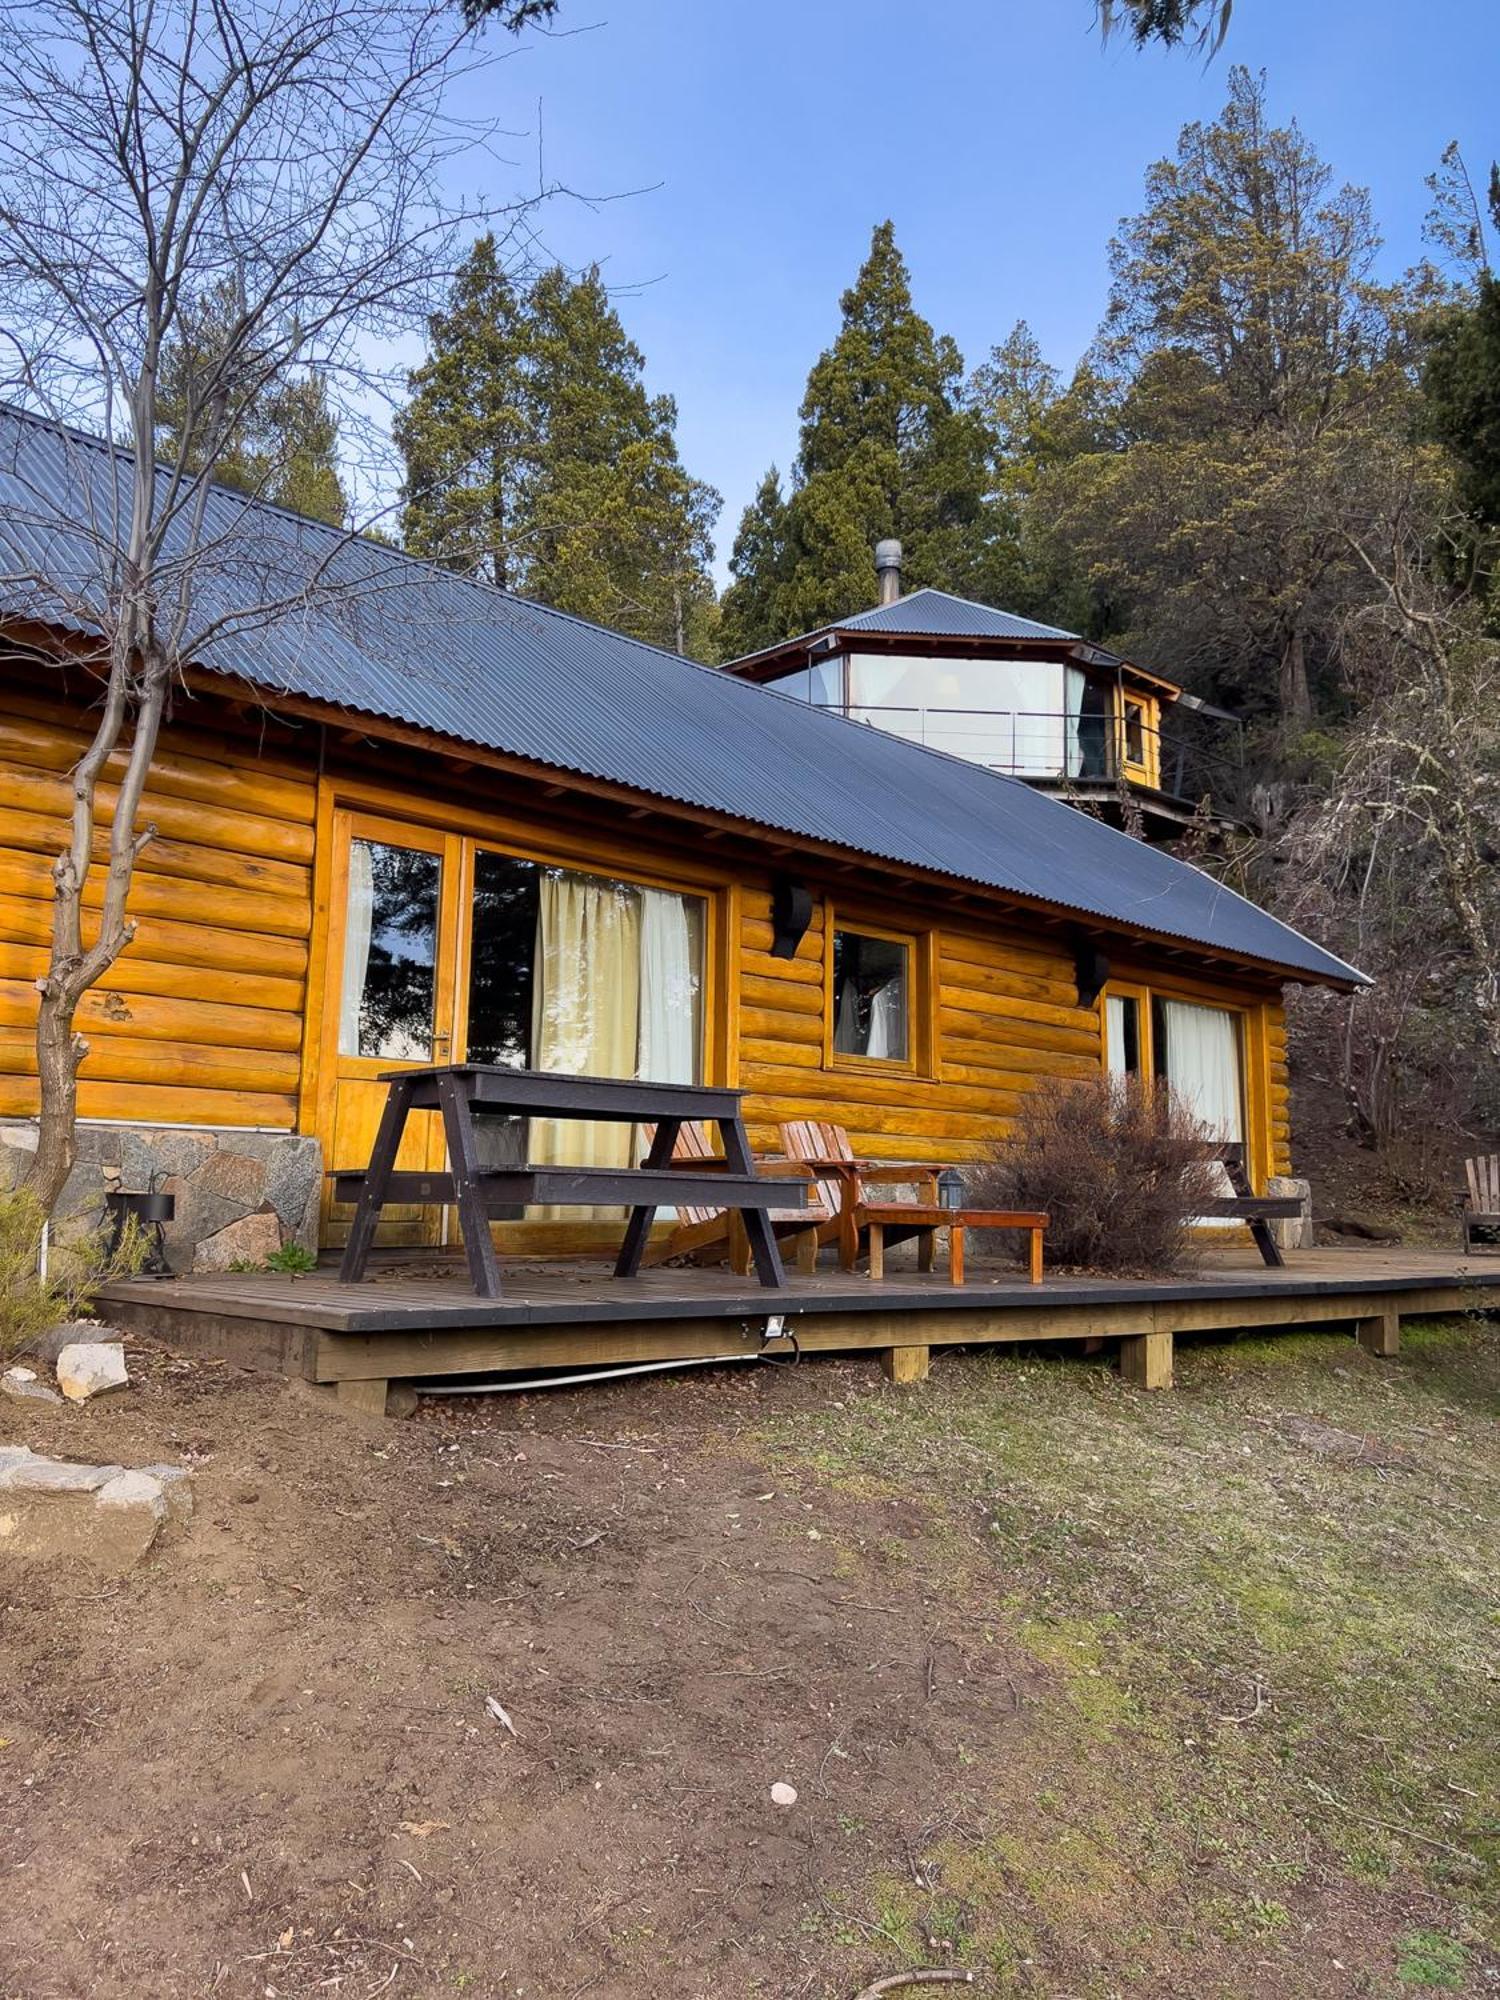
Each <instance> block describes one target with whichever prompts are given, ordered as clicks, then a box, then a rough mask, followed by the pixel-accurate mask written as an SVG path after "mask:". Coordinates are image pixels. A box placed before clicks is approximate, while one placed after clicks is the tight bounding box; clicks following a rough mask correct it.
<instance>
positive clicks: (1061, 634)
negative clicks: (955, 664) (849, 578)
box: [829, 589, 1078, 639]
mask: <svg viewBox="0 0 1500 2000" xmlns="http://www.w3.org/2000/svg"><path fill="white" fill-rule="evenodd" d="M829 630H830V631H836V632H909V633H910V634H911V636H912V637H913V638H914V639H917V638H921V639H946V638H955V639H1076V638H1077V637H1078V634H1077V633H1076V632H1065V631H1064V630H1063V629H1062V627H1061V626H1060V625H1039V624H1038V623H1037V621H1036V620H1035V619H1034V618H1021V617H1018V616H1017V614H1016V613H1015V612H1014V611H996V610H995V609H994V608H993V607H992V606H990V605H988V604H976V603H975V602H974V601H973V599H972V598H968V597H954V596H952V595H951V594H950V593H949V592H948V591H946V590H931V589H923V590H914V591H913V592H912V593H911V595H910V596H909V597H898V598H897V599H896V602H895V603H894V604H877V605H876V606H875V607H874V609H873V610H871V611H860V612H856V614H855V615H854V617H852V618H841V619H840V620H839V621H838V623H837V624H836V625H833V626H830V627H829Z"/></svg>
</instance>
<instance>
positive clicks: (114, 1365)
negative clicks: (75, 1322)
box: [57, 1340, 130, 1403]
mask: <svg viewBox="0 0 1500 2000" xmlns="http://www.w3.org/2000/svg"><path fill="white" fill-rule="evenodd" d="M129 1381H130V1376H129V1373H128V1372H127V1370H126V1367H125V1350H124V1349H123V1348H122V1347H116V1346H115V1344H114V1343H113V1341H108V1340H78V1341H74V1342H73V1344H72V1346H70V1347H65V1348H64V1349H63V1351H62V1353H61V1354H59V1355H58V1357H57V1386H58V1388H59V1389H61V1390H62V1392H63V1394H64V1395H65V1396H66V1397H67V1399H68V1401H69V1402H70V1403H86V1402H88V1400H89V1398H90V1397H91V1396H103V1395H106V1394H107V1393H108V1392H109V1391H110V1390H111V1389H123V1388H125V1387H127V1386H128V1384H129Z"/></svg>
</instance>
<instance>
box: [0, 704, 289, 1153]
mask: <svg viewBox="0 0 1500 2000" xmlns="http://www.w3.org/2000/svg"><path fill="white" fill-rule="evenodd" d="M86 742H87V736H86V734H85V730H84V728H83V726H82V718H80V716H79V715H78V713H77V711H74V712H73V714H71V715H69V714H67V713H66V712H65V711H60V710H58V709H57V708H56V707H54V706H53V705H51V704H48V703H44V702H40V701H35V700H32V699H29V698H27V697H26V696H24V695H12V694H10V693H9V692H8V693H7V697H6V700H5V704H4V709H3V713H0V1116H8V1117H15V1116H21V1115H29V1114H33V1113H34V1112H35V1110H36V1104H37V1098H36V1081H35V1057H34V1052H33V1047H32V1034H33V1029H34V1025H35V1021H36V1009H37V994H36V988H35V984H34V982H35V981H36V979H37V977H38V976H39V975H40V974H41V973H42V972H43V971H44V970H45V967H46V945H47V940H48V938H49V936H50V930H51V907H50V890H51V883H50V878H49V870H50V867H51V863H52V858H53V857H54V856H55V855H56V854H57V853H58V852H59V851H60V849H61V847H62V845H63V843H64V839H65V834H66V815H67V812H68V807H69V794H68V785H67V773H68V771H69V769H70V768H71V767H72V765H73V764H74V763H76V761H77V759H78V757H79V755H80V753H81V752H82V750H83V748H84V746H85V744H86ZM120 761H123V760H120ZM119 768H120V762H117V763H116V764H115V765H114V766H113V767H112V769H113V772H114V775H115V776H116V777H118V773H119ZM113 796H114V793H113V788H112V786H110V785H109V784H105V785H102V786H101V787H100V802H101V807H102V816H103V817H104V819H105V821H106V825H105V827H103V828H101V829H100V831H99V835H98V838H97V841H96V849H95V851H96V854H99V855H102V854H103V852H104V849H105V836H106V833H107V819H108V812H109V810H110V808H111V806H112V803H113ZM316 799H317V784H316V777H315V774H314V773H312V772H309V771H301V772H299V771H298V770H297V769H296V767H295V766H294V765H291V764H279V763H277V762H275V761H272V760H269V759H262V758H259V757H257V756H256V754H255V752H254V747H253V745H250V746H247V747H246V748H244V749H243V750H240V751H235V750H232V749H230V748H229V747H228V746H227V744H226V740H225V739H224V738H223V737H220V736H215V735H198V734H195V733H193V732H191V731H179V730H172V731H169V732H168V733H167V734H166V736H165V737H164V739H163V746H162V750H161V754H160V756H159V758H158V760H157V764H156V768H155V770H154V771H153V773H152V779H151V786H150V790H149V791H148V793H147V795H146V800H145V805H144V810H143V815H142V816H143V820H148V821H154V822H155V824H156V826H157V828H158V837H157V839H155V840H154V841H153V842H152V843H151V845H150V847H149V848H148V849H147V850H146V852H145V854H144V855H143V856H142V858H141V862H140V864H139V867H138V870H137V873H136V879H135V883H134V886H133V888H132V890H131V896H130V904H129V907H130V911H131V913H132V915H133V916H134V917H135V919H136V922H137V930H136V936H135V940H134V942H133V943H132V944H131V945H130V947H129V948H128V949H127V951H126V952H125V953H124V955H123V956H122V957H121V958H120V960H119V961H118V962H117V963H116V965H115V966H114V967H113V968H112V970H111V971H110V972H109V973H107V974H106V975H105V978H104V980H103V981H102V983H101V985H100V987H99V988H98V989H96V990H95V991H94V992H93V993H90V994H89V995H87V996H86V998H85V1000H84V1002H83V1005H82V1007H81V1008H80V1010H79V1016H78V1026H79V1029H80V1031H81V1032H82V1033H83V1035H84V1036H85V1038H86V1039H87V1041H88V1043H89V1053H88V1055H87V1057H86V1058H85V1060H84V1064H83V1068H82V1070H81V1072H80V1081H79V1110H80V1114H81V1115H82V1116H83V1117H85V1118H108V1119H122V1120H129V1121H140V1122H142V1123H151V1122H160V1123H167V1124H179V1123H187V1124H206V1125H239V1126H246V1125H260V1126H273V1127H285V1128H288V1129H290V1128H291V1127H293V1126H294V1125H295V1124H296V1120H297V1103H298V1092H299V1087H300V1082H301V1050H302V1022H303V1010H304V1007H305V1004H306V982H307V962H308V934H309V929H310V925H311V917H312V865H313V847H314V831H313V826H314V817H315V807H316ZM99 893H100V892H99V885H98V882H97V880H95V881H93V882H91V883H90V885H89V889H88V891H87V893H86V897H85V937H86V938H88V937H89V936H91V935H92V929H91V927H90V924H89V912H90V911H91V910H92V911H97V909H98V904H99Z"/></svg>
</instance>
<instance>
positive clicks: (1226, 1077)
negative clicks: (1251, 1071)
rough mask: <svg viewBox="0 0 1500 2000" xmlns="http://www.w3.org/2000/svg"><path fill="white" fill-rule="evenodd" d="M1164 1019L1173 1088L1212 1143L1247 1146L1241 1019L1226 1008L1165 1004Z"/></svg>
mask: <svg viewBox="0 0 1500 2000" xmlns="http://www.w3.org/2000/svg"><path fill="white" fill-rule="evenodd" d="M1162 1013H1163V1015H1164V1017H1165V1021H1166V1029H1167V1078H1168V1081H1169V1082H1170V1083H1171V1085H1172V1088H1173V1089H1174V1090H1175V1091H1176V1092H1177V1093H1178V1095H1179V1096H1180V1097H1182V1098H1183V1099H1184V1100H1185V1102H1186V1103H1187V1104H1188V1105H1189V1106H1190V1107H1191V1109H1192V1112H1193V1115H1194V1117H1195V1118H1197V1120H1198V1122H1199V1123H1200V1124H1201V1125H1202V1127H1203V1129H1204V1131H1205V1133H1206V1134H1207V1135H1208V1137H1209V1138H1211V1139H1234V1140H1240V1141H1243V1139H1244V1136H1245V1122H1244V1111H1243V1107H1242V1105H1241V1099H1240V1038H1239V1026H1238V1022H1237V1021H1236V1018H1235V1016H1234V1015H1233V1014H1231V1013H1229V1012H1228V1011H1227V1010H1226V1009H1225V1008H1223V1007H1195V1006H1192V1005H1190V1004H1189V1003H1188V1002H1187V1001H1184V1000H1164V1001H1163V1002H1162Z"/></svg>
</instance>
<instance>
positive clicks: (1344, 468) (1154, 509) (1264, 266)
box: [1036, 68, 1429, 736]
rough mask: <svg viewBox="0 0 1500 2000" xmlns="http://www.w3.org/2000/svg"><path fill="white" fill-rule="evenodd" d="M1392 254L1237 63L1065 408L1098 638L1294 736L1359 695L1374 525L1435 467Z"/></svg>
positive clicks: (1059, 476) (1067, 466) (1078, 558)
mask: <svg viewBox="0 0 1500 2000" xmlns="http://www.w3.org/2000/svg"><path fill="white" fill-rule="evenodd" d="M1378 246H1379V238H1378V236H1377V234H1376V232H1375V228H1374V225H1373V222H1372V220H1371V216H1370V209H1369V200H1368V196H1367V195H1366V194H1365V193H1364V191H1363V190H1361V189H1357V188H1350V187H1339V186H1337V185H1336V184H1335V182H1334V180H1333V176H1332V173H1331V171H1330V169H1329V168H1328V166H1327V165H1326V163H1325V162H1324V161H1323V160H1322V159H1321V158H1320V157H1319V156H1318V153H1317V151H1316V149H1315V148H1314V147H1313V146H1312V145H1311V144H1310V142H1309V141H1308V139H1307V138H1306V137H1305V135H1304V134H1303V133H1302V132H1301V131H1300V130H1299V129H1298V128H1297V126H1296V125H1287V126H1277V125H1275V124H1273V122H1272V121H1271V119H1270V118H1269V116H1268V114H1267V106H1266V92H1265V84H1264V80H1263V79H1262V78H1258V77H1254V76H1252V75H1251V74H1250V72H1249V71H1248V70H1246V69H1243V68H1237V69H1235V70H1233V71H1231V73H1230V77H1229V96H1228V102H1227V103H1226V105H1225V107H1224V110H1223V112H1222V113H1221V115H1220V116H1219V118H1217V119H1216V120H1215V121H1214V122H1213V123H1211V124H1196V123H1195V124H1191V125H1189V126H1187V127H1186V128H1185V129H1184V130H1183V132H1182V135H1181V137H1180V139H1179V142H1178V147H1177V152H1176V156H1175V158H1173V159H1168V160H1162V161H1159V162H1158V163H1157V164H1156V165H1155V166H1153V167H1152V168H1150V169H1149V171H1148V173H1147V176H1146V202H1145V206H1144V207H1143V209H1142V210H1141V212H1140V214H1139V215H1137V216H1135V217H1133V218H1132V219H1131V220H1129V221H1128V222H1127V223H1126V224H1125V225H1124V226H1123V228H1122V231H1121V233H1120V236H1119V238H1118V239H1117V241H1116V242H1115V244H1114V245H1113V246H1112V249H1111V267H1112V271H1113V286H1112V290H1111V296H1110V303H1109V308H1108V313H1107V316H1106V319H1105V323H1104V326H1103V328H1102V329H1101V332H1100V336H1099V339H1098V341H1097V343H1096V347H1095V352H1094V355H1093V357H1092V362H1091V367H1090V369H1089V370H1088V371H1086V373H1085V375H1084V376H1083V377H1082V378H1081V383H1080V394H1079V396H1078V397H1077V398H1075V397H1073V396H1072V394H1071V392H1070V396H1069V397H1068V398H1065V399H1063V401H1064V403H1076V404H1077V405H1078V414H1079V416H1080V417H1081V418H1082V419H1083V429H1085V430H1087V429H1088V428H1090V427H1092V428H1094V430H1095V432H1096V442H1095V443H1094V445H1093V446H1091V447H1089V446H1086V447H1085V448H1084V449H1083V451H1082V452H1081V453H1079V454H1078V455H1076V456H1074V457H1072V458H1071V459H1070V460H1068V461H1067V462H1066V463H1061V464H1059V465H1058V467H1057V469H1056V470H1055V471H1052V472H1047V473H1045V474H1044V475H1043V477H1042V479H1041V481H1040V485H1039V490H1038V494H1037V500H1036V507H1037V509H1038V510H1039V512H1040V513H1041V514H1042V515H1044V516H1046V518H1047V521H1048V524H1049V526H1050V528H1051V531H1052V535H1053V540H1054V543H1055V545H1057V546H1059V547H1060V548H1061V549H1062V550H1064V551H1065V553H1066V555H1067V556H1068V557H1069V558H1070V559H1071V560H1072V561H1073V562H1074V563H1075V564H1076V566H1077V567H1078V568H1079V569H1080V570H1081V571H1082V572H1084V573H1086V574H1087V575H1088V576H1089V578H1090V580H1091V583H1092V586H1093V588H1094V591H1095V593H1096V598H1097V600H1098V602H1099V604H1100V606H1101V607H1102V608H1103V609H1104V610H1105V611H1106V613H1107V616H1108V620H1109V622H1108V624H1107V625H1106V626H1104V627H1103V629H1102V630H1101V629H1100V627H1099V626H1098V625H1096V626H1095V627H1094V630H1095V631H1096V633H1097V634H1098V636H1107V637H1110V638H1111V640H1112V641H1113V642H1114V643H1117V644H1119V645H1120V647H1121V648H1122V649H1123V650H1128V651H1132V652H1135V653H1136V654H1137V655H1138V656H1139V657H1142V658H1145V659H1148V660H1149V659H1152V658H1155V659H1158V660H1160V661H1161V663H1162V665H1163V667H1164V668H1165V670H1166V671H1168V672H1173V671H1174V670H1175V671H1176V672H1177V673H1178V674H1186V675H1187V676H1188V677H1189V678H1190V680H1191V681H1192V682H1193V683H1194V684H1195V685H1196V687H1197V689H1198V691H1200V692H1202V693H1205V694H1208V695H1209V696H1211V697H1215V698H1218V699H1228V700H1229V701H1231V702H1233V703H1234V704H1235V705H1236V706H1239V707H1241V708H1242V709H1244V710H1245V711H1247V712H1249V713H1250V714H1252V715H1253V714H1260V715H1264V716H1266V717H1268V718H1271V719H1274V721H1275V723H1276V724H1277V725H1278V727H1279V729H1280V730H1281V732H1282V733H1283V735H1284V736H1292V735H1295V734H1296V733H1297V732H1299V731H1301V730H1304V729H1306V728H1307V727H1308V726H1309V724H1310V723H1311V722H1312V720H1313V719H1314V716H1315V714H1316V712H1317V710H1318V707H1319V705H1320V703H1321V704H1325V705H1331V704H1333V703H1335V702H1336V701H1337V699H1338V690H1339V685H1340V666H1339V661H1340V654H1341V649H1342V647H1343V644H1344V632H1345V627H1346V624H1347V620H1348V618H1349V616H1350V614H1351V611H1352V610H1354V609H1355V608H1357V607H1358V606H1359V605H1360V604H1362V603H1363V602H1364V601H1365V598H1366V596H1367V591H1366V588H1365V581H1364V579H1363V575H1362V572H1361V569H1360V566H1359V564H1358V563H1357V562H1356V561H1355V559H1354V558H1353V556H1352V555H1351V552H1350V548H1349V540H1348V528H1349V523H1350V521H1351V520H1353V519H1356V518H1358V517H1359V516H1360V515H1361V514H1362V513H1368V512H1370V511H1371V510H1372V509H1375V508H1377V507H1378V506H1379V504H1380V495H1381V493H1382V492H1384V491H1386V490H1388V489H1389V485H1390V482H1391V481H1392V480H1396V481H1398V482H1399V481H1415V482H1421V481H1424V480H1425V479H1426V478H1427V477H1428V474H1429V468H1428V467H1427V465H1425V464H1424V463H1423V462H1422V461H1421V459H1420V456H1419V455H1418V456H1414V455H1413V453H1412V452H1411V451H1410V449H1408V447H1407V439H1408V437H1409V435H1410V431H1411V428H1412V420H1413V411H1412V390H1411V378H1410V368H1409V353H1408V351H1407V341H1408V338H1409V331H1408V322H1409V314H1408V311H1407V307H1406V303H1405V301H1404V299H1403V298H1402V297H1401V296H1400V295H1398V294H1397V293H1395V292H1393V291H1390V290H1382V289H1380V288H1378V287H1377V286H1376V285H1375V284H1374V283H1373V281H1372V278H1371V270H1372V265H1373V261H1374V257H1375V254H1376V251H1377V249H1378ZM1101 392H1102V393H1101ZM1086 402H1091V403H1092V408H1091V409H1085V408H1084V407H1083V406H1084V404H1085V403H1086ZM1060 412H1061V406H1059V413H1055V414H1054V416H1053V417H1052V418H1050V419H1049V423H1052V424H1054V425H1055V424H1056V422H1057V415H1058V414H1060Z"/></svg>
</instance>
